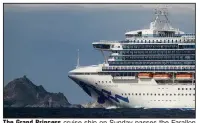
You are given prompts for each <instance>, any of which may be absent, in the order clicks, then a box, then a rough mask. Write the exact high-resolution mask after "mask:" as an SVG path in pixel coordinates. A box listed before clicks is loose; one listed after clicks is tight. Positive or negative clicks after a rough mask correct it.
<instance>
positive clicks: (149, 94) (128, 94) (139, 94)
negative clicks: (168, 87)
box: [122, 93, 195, 96]
mask: <svg viewBox="0 0 200 123" xmlns="http://www.w3.org/2000/svg"><path fill="white" fill-rule="evenodd" d="M123 95H125V96H130V95H135V96H142V95H143V96H192V95H193V96H195V94H191V93H189V94H183V93H182V94H180V93H178V94H168V93H166V94H156V93H155V94H153V93H122V96H123Z"/></svg>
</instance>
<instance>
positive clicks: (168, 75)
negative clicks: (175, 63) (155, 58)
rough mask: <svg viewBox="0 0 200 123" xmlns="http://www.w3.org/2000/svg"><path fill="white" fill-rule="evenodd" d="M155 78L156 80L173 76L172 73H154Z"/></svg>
mask: <svg viewBox="0 0 200 123" xmlns="http://www.w3.org/2000/svg"><path fill="white" fill-rule="evenodd" d="M153 78H154V79H155V80H168V79H170V78H171V75H170V74H154V75H153Z"/></svg>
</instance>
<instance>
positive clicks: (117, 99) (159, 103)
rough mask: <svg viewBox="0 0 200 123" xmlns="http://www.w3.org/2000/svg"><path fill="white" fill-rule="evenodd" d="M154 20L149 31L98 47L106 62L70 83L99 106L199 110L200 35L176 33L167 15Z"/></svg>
mask: <svg viewBox="0 0 200 123" xmlns="http://www.w3.org/2000/svg"><path fill="white" fill-rule="evenodd" d="M155 15H156V18H155V20H154V21H153V22H151V23H150V28H149V29H142V30H136V31H130V32H127V33H125V37H126V39H125V40H124V41H100V42H94V43H93V47H94V48H95V49H97V50H99V51H101V52H102V54H103V56H104V58H105V62H104V63H103V64H99V65H93V66H87V67H77V68H76V69H75V70H72V71H70V72H69V77H70V78H71V79H72V80H74V81H75V82H76V83H77V84H78V85H80V87H81V88H83V90H84V91H85V92H86V93H87V94H88V95H90V96H92V97H94V98H95V99H97V100H98V102H99V103H105V102H111V103H113V104H115V105H117V106H120V107H145V108H195V34H185V33H184V32H182V31H180V30H179V29H176V28H173V27H172V26H171V25H170V21H169V19H168V12H167V9H157V10H156V11H155ZM104 52H109V53H110V54H109V57H107V56H106V55H105V54H104Z"/></svg>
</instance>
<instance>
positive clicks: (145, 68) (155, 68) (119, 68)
mask: <svg viewBox="0 0 200 123" xmlns="http://www.w3.org/2000/svg"><path fill="white" fill-rule="evenodd" d="M138 70H141V71H160V70H161V71H173V70H175V71H178V70H180V71H193V70H195V66H194V65H191V66H112V67H111V66H107V67H104V66H103V67H102V71H138Z"/></svg>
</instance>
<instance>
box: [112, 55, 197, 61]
mask: <svg viewBox="0 0 200 123" xmlns="http://www.w3.org/2000/svg"><path fill="white" fill-rule="evenodd" d="M114 59H115V60H195V55H184V56H180V55H154V56H150V55H146V56H114Z"/></svg>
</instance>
